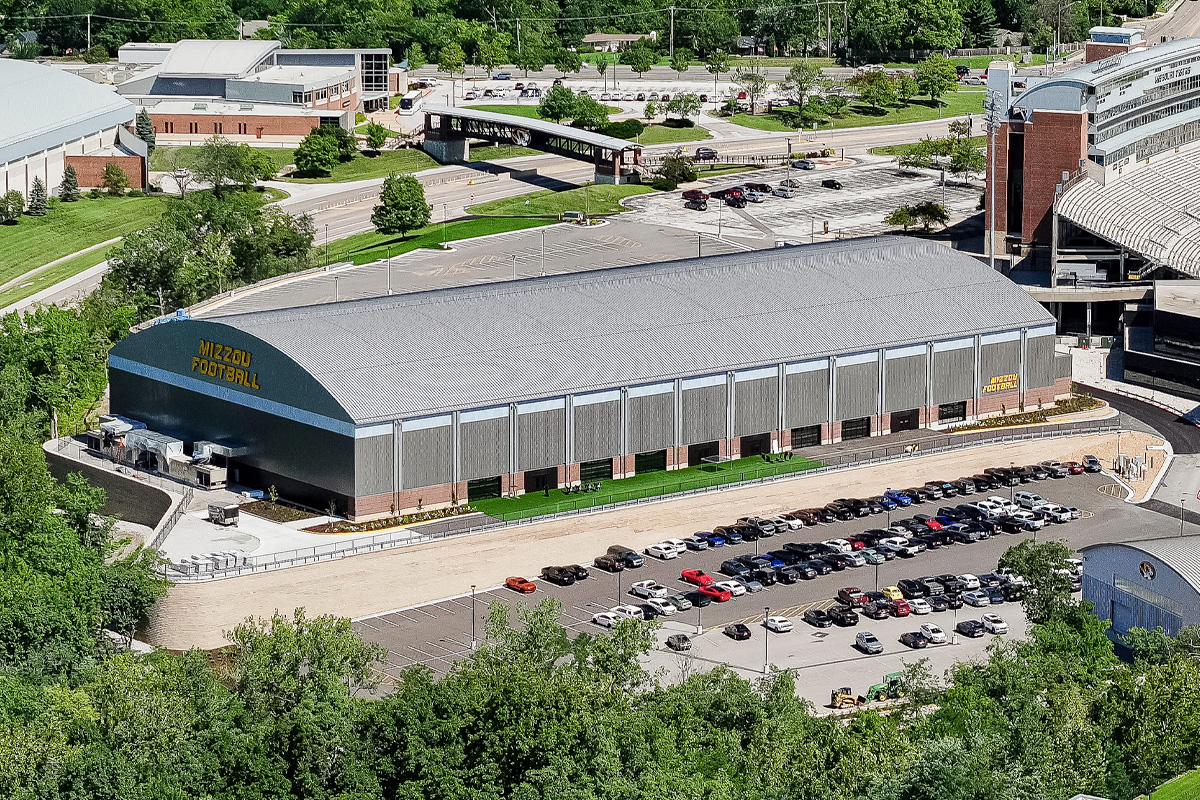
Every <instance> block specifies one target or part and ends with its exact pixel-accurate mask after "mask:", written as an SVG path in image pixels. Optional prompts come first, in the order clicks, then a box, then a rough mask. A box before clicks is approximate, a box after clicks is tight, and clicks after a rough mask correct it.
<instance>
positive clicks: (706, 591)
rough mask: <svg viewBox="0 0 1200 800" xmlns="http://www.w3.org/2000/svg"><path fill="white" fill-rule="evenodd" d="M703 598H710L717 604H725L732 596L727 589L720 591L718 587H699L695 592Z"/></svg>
mask: <svg viewBox="0 0 1200 800" xmlns="http://www.w3.org/2000/svg"><path fill="white" fill-rule="evenodd" d="M696 591H697V592H699V593H700V594H702V595H704V596H705V597H710V598H712V599H713V600H716V601H717V602H718V603H727V602H729V601H730V600H732V599H733V595H732V594H731V593H730V591H729V590H728V589H722V588H721V587H720V586H701V587H700V588H699V589H697V590H696Z"/></svg>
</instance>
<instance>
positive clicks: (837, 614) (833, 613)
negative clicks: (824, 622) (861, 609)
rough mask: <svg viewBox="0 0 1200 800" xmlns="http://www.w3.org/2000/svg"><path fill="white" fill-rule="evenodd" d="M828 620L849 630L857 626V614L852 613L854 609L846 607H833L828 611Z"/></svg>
mask: <svg viewBox="0 0 1200 800" xmlns="http://www.w3.org/2000/svg"><path fill="white" fill-rule="evenodd" d="M828 613H829V618H830V619H831V620H833V623H834V624H835V625H838V626H840V627H842V628H850V627H853V626H855V625H857V624H858V614H855V613H854V609H852V608H847V607H846V606H834V607H833V608H831V609H829V612H828Z"/></svg>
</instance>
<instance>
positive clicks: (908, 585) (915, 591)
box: [896, 578, 929, 600]
mask: <svg viewBox="0 0 1200 800" xmlns="http://www.w3.org/2000/svg"><path fill="white" fill-rule="evenodd" d="M896 588H898V589H899V590H900V593H901V594H902V595H904V599H905V600H912V599H914V598H918V597H927V596H928V595H929V587H927V586H926V585H925V584H924V583H922V582H921V581H918V580H914V579H913V578H905V579H903V580H899V581H896Z"/></svg>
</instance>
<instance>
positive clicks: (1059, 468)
mask: <svg viewBox="0 0 1200 800" xmlns="http://www.w3.org/2000/svg"><path fill="white" fill-rule="evenodd" d="M1038 466H1039V467H1041V468H1042V469H1044V470H1046V472H1048V473H1050V477H1051V478H1065V477H1067V476H1068V475H1070V474H1071V470H1070V469H1068V468H1067V467H1066V465H1065V464H1062V463H1061V462H1059V461H1043V462H1041V463H1040V464H1038Z"/></svg>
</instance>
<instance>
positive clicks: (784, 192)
mask: <svg viewBox="0 0 1200 800" xmlns="http://www.w3.org/2000/svg"><path fill="white" fill-rule="evenodd" d="M771 194H773V195H775V196H776V197H795V196H796V195H798V194H800V189H799V188H798V187H796V186H783V185H780V186H776V187H775V188H774V189H772V190H771Z"/></svg>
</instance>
